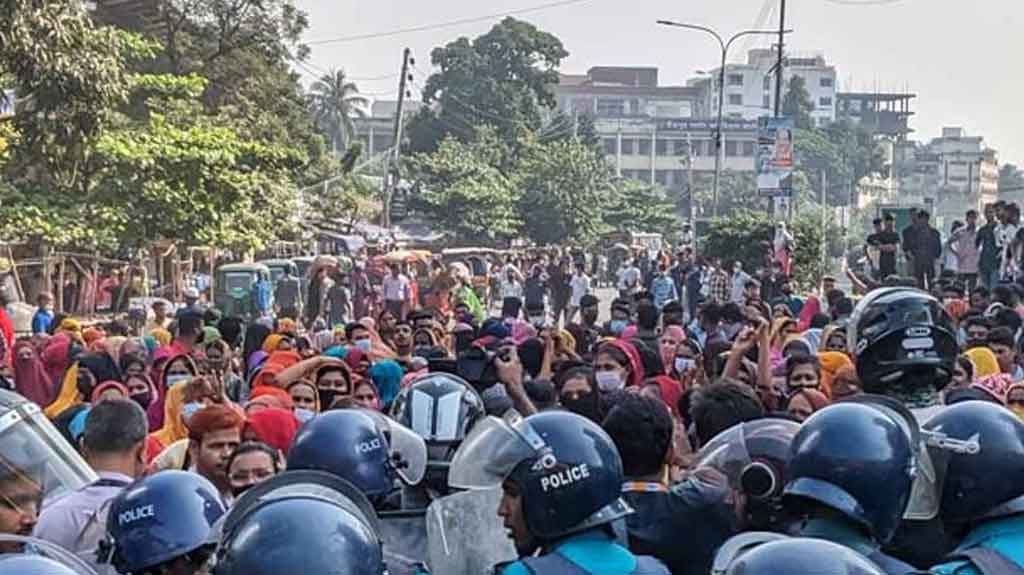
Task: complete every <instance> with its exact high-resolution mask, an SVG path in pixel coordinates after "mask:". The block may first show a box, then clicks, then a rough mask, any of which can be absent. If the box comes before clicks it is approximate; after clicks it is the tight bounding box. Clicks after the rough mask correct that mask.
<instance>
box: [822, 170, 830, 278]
mask: <svg viewBox="0 0 1024 575" xmlns="http://www.w3.org/2000/svg"><path fill="white" fill-rule="evenodd" d="M827 232H828V170H824V169H823V170H821V266H822V269H828V233H827Z"/></svg>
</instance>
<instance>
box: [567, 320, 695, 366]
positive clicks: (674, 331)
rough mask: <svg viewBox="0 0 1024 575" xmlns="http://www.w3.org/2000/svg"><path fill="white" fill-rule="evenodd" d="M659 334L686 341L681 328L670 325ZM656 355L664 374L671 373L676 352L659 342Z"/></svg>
mask: <svg viewBox="0 0 1024 575" xmlns="http://www.w3.org/2000/svg"><path fill="white" fill-rule="evenodd" d="M661 334H662V335H668V336H671V337H672V338H673V339H675V340H678V341H683V340H685V339H686V332H685V331H684V330H683V328H681V327H679V326H678V325H670V326H667V327H665V329H663V330H662V332H661ZM563 337H564V336H563ZM575 347H576V346H575V345H574V346H573V348H574V349H575ZM658 353H660V354H661V364H662V365H663V366H665V372H666V373H669V372H671V371H672V367H673V365H674V363H675V360H676V350H675V349H671V350H666V349H664V348H662V346H661V341H660V340H659V341H658Z"/></svg>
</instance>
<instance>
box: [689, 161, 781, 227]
mask: <svg viewBox="0 0 1024 575" xmlns="http://www.w3.org/2000/svg"><path fill="white" fill-rule="evenodd" d="M712 177H713V176H712V175H711V174H700V175H699V176H698V177H696V178H694V182H693V193H694V199H695V200H696V201H697V205H699V206H701V209H702V210H703V213H705V214H707V215H710V214H711V213H712V205H713V203H714V186H713V180H712ZM766 208H767V201H766V200H765V199H764V198H762V197H760V196H758V195H757V175H756V174H754V173H753V172H738V171H735V170H722V174H721V176H720V177H719V179H718V214H719V215H721V216H725V215H728V214H731V213H734V212H736V211H738V210H751V211H756V210H764V209H766Z"/></svg>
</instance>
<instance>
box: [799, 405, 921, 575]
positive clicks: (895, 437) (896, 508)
mask: <svg viewBox="0 0 1024 575" xmlns="http://www.w3.org/2000/svg"><path fill="white" fill-rule="evenodd" d="M791 454H792V457H791V458H790V461H789V475H790V479H789V482H788V483H787V484H786V487H785V489H784V490H783V499H782V503H783V506H784V507H785V508H786V510H787V511H788V512H790V513H792V514H793V515H794V516H796V517H800V518H801V521H800V522H799V523H798V524H796V525H795V526H794V530H795V531H796V533H797V534H799V535H800V536H803V537H814V538H818V539H825V540H828V541H832V542H834V543H839V544H841V545H844V546H846V547H849V548H851V549H853V550H854V551H857V552H858V553H860V554H862V555H864V556H866V557H868V558H869V559H871V560H872V561H874V562H875V563H876V564H878V565H879V566H880V567H881V568H882V569H883V570H884V571H885V572H886V573H889V574H890V575H902V574H904V573H910V572H912V571H914V568H913V567H911V566H910V565H908V564H906V563H904V562H902V561H900V560H898V559H895V558H894V557H891V556H889V555H886V554H885V553H883V552H882V550H881V546H882V545H884V544H885V543H888V542H889V541H890V540H891V539H892V536H893V534H894V533H895V532H896V528H897V527H898V526H899V524H900V520H901V518H902V516H903V512H904V510H905V509H906V508H907V503H908V501H909V499H910V493H911V485H912V484H913V481H914V474H915V466H916V456H915V445H914V443H913V440H912V439H911V437H910V436H909V434H908V433H907V432H906V431H905V430H904V427H902V426H901V424H900V422H898V421H897V420H895V419H894V418H893V417H892V416H890V415H889V414H888V413H886V412H884V411H882V410H881V409H878V408H875V407H872V406H869V405H862V404H856V403H839V404H836V405H832V406H829V407H826V408H825V409H823V410H821V411H819V412H817V413H815V414H814V415H812V416H811V417H810V418H808V419H807V421H805V422H804V423H803V425H802V426H801V428H800V431H799V432H798V433H797V435H796V437H794V438H793V443H792V447H791Z"/></svg>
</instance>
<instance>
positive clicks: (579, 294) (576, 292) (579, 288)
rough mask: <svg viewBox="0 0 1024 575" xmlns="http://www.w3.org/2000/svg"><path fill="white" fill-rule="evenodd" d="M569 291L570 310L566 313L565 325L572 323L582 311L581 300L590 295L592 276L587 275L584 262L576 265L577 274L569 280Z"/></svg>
mask: <svg viewBox="0 0 1024 575" xmlns="http://www.w3.org/2000/svg"><path fill="white" fill-rule="evenodd" d="M569 289H570V290H571V295H570V296H569V308H568V309H567V310H566V312H565V325H569V324H570V323H572V321H573V319H574V318H575V317H576V312H577V311H579V309H580V300H582V299H583V296H585V295H587V294H589V293H590V276H588V275H587V272H586V269H585V267H584V264H583V263H582V262H580V263H578V264H576V273H575V274H573V276H572V279H570V280H569Z"/></svg>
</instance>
